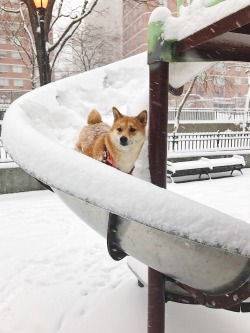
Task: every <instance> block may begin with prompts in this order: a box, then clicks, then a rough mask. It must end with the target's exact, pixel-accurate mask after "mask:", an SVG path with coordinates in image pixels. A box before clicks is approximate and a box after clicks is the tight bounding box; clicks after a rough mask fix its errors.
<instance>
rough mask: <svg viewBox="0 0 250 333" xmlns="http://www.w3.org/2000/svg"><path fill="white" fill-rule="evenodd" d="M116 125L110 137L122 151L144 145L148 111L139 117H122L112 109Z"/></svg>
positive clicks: (112, 128)
mask: <svg viewBox="0 0 250 333" xmlns="http://www.w3.org/2000/svg"><path fill="white" fill-rule="evenodd" d="M112 111H113V115H114V124H113V126H112V127H111V130H110V135H111V136H112V139H113V141H114V142H115V143H116V145H117V146H118V147H119V148H120V149H127V148H129V147H130V146H131V145H134V144H138V143H140V144H141V143H143V141H144V139H145V128H146V124H147V111H142V112H141V113H140V114H139V115H138V116H137V117H128V116H124V115H122V114H121V113H120V112H119V111H118V110H117V109H116V108H115V107H113V109H112Z"/></svg>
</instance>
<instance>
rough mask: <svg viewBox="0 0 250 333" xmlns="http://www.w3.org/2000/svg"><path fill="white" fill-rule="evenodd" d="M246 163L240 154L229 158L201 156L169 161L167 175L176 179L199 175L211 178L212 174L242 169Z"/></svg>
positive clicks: (231, 172)
mask: <svg viewBox="0 0 250 333" xmlns="http://www.w3.org/2000/svg"><path fill="white" fill-rule="evenodd" d="M245 165H246V162H245V159H244V157H243V156H240V155H233V156H232V157H227V158H214V159H209V158H206V157H201V159H199V160H195V161H186V162H170V161H167V177H168V178H170V179H171V180H172V181H174V179H173V178H174V177H185V176H195V175H197V176H198V177H199V179H201V178H202V175H206V176H207V178H205V179H210V178H211V174H215V173H220V172H228V171H230V174H231V175H232V174H233V172H234V171H236V170H237V171H240V172H241V173H242V171H241V170H242V168H243V167H244V166H245Z"/></svg>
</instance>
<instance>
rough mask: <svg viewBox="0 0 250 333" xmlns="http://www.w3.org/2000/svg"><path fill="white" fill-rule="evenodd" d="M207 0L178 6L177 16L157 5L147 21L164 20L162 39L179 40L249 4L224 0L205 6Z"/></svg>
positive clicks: (244, 0) (243, 1)
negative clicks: (178, 14)
mask: <svg viewBox="0 0 250 333" xmlns="http://www.w3.org/2000/svg"><path fill="white" fill-rule="evenodd" d="M209 2H211V1H208V0H193V1H192V2H191V4H189V5H188V6H181V7H180V16H179V17H173V16H172V15H171V12H170V10H169V9H168V8H166V7H158V8H156V9H155V10H154V11H153V12H152V14H151V16H150V20H149V23H152V22H164V25H163V35H162V37H163V39H164V40H181V39H183V38H185V37H187V36H190V35H192V34H193V33H195V32H196V31H199V30H201V29H203V28H206V27H207V26H209V25H211V24H213V23H214V22H217V21H219V20H221V19H223V18H224V17H226V16H228V15H231V14H233V13H235V12H237V11H239V10H241V9H243V8H245V7H247V6H249V5H250V0H241V1H235V0H225V1H222V2H220V3H218V4H217V5H215V6H211V7H206V6H207V5H208V4H209Z"/></svg>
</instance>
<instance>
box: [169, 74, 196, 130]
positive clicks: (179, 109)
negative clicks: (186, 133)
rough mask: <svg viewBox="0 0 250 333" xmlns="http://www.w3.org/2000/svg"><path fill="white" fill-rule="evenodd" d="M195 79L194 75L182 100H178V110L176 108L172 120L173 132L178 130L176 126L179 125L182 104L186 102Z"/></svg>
mask: <svg viewBox="0 0 250 333" xmlns="http://www.w3.org/2000/svg"><path fill="white" fill-rule="evenodd" d="M196 79H197V76H195V77H194V78H193V81H192V82H191V84H190V86H189V88H188V90H187V92H186V94H185V95H184V97H183V99H182V101H181V102H180V104H179V107H178V110H177V113H176V117H175V122H174V131H173V133H174V134H176V133H177V131H178V128H179V125H180V117H181V111H182V109H183V106H184V104H185V103H186V101H187V99H188V97H189V95H190V94H191V92H192V90H193V87H194V84H195V81H196Z"/></svg>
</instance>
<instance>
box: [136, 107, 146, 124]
mask: <svg viewBox="0 0 250 333" xmlns="http://www.w3.org/2000/svg"><path fill="white" fill-rule="evenodd" d="M147 114H148V113H147V111H146V110H144V111H142V112H141V113H139V114H138V116H137V117H136V118H137V119H138V120H139V122H140V123H141V124H142V125H143V126H146V125H147Z"/></svg>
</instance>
